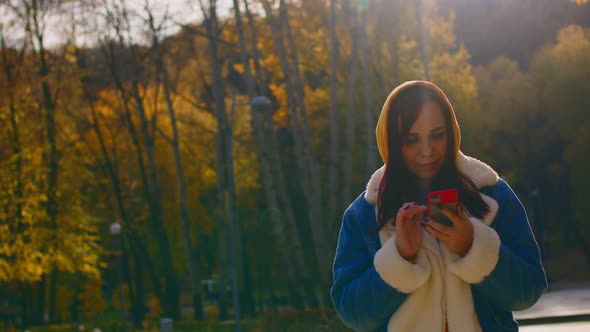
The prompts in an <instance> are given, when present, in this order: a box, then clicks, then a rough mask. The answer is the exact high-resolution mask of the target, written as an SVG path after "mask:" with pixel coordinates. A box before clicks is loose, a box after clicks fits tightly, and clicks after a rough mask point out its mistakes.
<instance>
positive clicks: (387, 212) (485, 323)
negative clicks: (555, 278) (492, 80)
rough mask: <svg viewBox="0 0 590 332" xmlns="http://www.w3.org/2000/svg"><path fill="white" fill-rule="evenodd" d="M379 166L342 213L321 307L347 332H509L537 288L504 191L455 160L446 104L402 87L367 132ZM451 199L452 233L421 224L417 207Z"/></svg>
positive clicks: (421, 89)
mask: <svg viewBox="0 0 590 332" xmlns="http://www.w3.org/2000/svg"><path fill="white" fill-rule="evenodd" d="M376 134H377V145H378V147H379V152H380V154H381V157H382V159H383V161H384V162H385V165H384V166H383V167H381V168H380V169H379V170H377V171H376V172H375V173H374V174H373V176H372V177H371V179H370V180H369V183H368V184H367V190H366V191H365V192H364V193H363V194H361V195H360V196H359V197H358V198H357V199H356V200H355V201H354V202H353V203H352V204H351V205H350V206H349V207H348V209H347V210H346V212H345V213H344V218H343V222H342V227H341V230H340V235H339V239H338V247H337V249H336V257H335V260H334V267H333V273H334V285H333V287H332V290H331V296H332V300H333V302H334V306H335V308H336V311H337V312H338V314H339V316H340V317H341V319H342V320H343V322H344V323H346V324H347V325H348V326H350V327H352V328H353V329H355V330H357V331H441V332H442V331H450V332H468V331H484V332H485V331H517V330H518V324H517V323H516V322H515V321H514V318H513V316H512V311H514V310H523V309H526V308H528V307H530V306H532V305H533V304H534V303H535V302H536V301H537V300H538V299H539V297H540V296H541V294H543V292H544V291H545V289H546V288H547V281H546V277H545V272H544V270H543V267H542V265H541V259H540V254H539V249H538V246H537V243H536V242H535V238H534V236H533V234H532V231H531V228H530V226H529V223H528V219H527V216H526V213H525V210H524V208H523V206H522V204H521V203H520V201H519V199H518V198H517V197H516V195H515V194H514V192H513V191H512V189H511V188H510V187H509V186H508V184H507V183H506V182H505V181H504V180H502V179H501V178H499V177H498V174H497V173H496V172H495V171H494V170H493V169H492V168H491V167H490V166H488V165H486V164H484V163H483V162H481V161H479V160H477V159H474V158H471V157H467V156H465V155H464V154H463V153H462V152H461V151H460V150H459V146H460V141H461V136H460V131H459V125H458V123H457V120H456V118H455V114H454V110H453V107H452V105H451V103H450V102H449V100H448V99H447V97H446V96H445V94H444V93H443V92H442V90H440V89H439V88H438V87H437V86H436V85H434V84H432V83H430V82H426V81H411V82H406V83H404V84H402V85H400V86H399V87H397V88H396V89H395V90H393V91H392V92H391V93H390V95H389V97H388V98H387V100H386V102H385V104H384V106H383V109H382V111H381V115H380V117H379V122H378V124H377V129H376ZM448 188H456V189H457V190H458V192H459V205H460V208H459V211H457V213H454V212H453V211H449V210H444V214H445V215H446V216H447V217H448V218H449V219H451V221H452V226H445V225H442V224H440V223H438V222H437V221H436V220H431V219H428V218H426V217H425V216H426V213H425V211H426V207H425V206H424V204H425V202H426V197H427V195H428V193H429V192H431V191H434V190H441V189H448Z"/></svg>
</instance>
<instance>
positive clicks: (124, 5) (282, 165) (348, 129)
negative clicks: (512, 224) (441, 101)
mask: <svg viewBox="0 0 590 332" xmlns="http://www.w3.org/2000/svg"><path fill="white" fill-rule="evenodd" d="M236 6H238V8H239V12H237V11H236ZM0 9H1V11H0V17H1V19H2V21H1V24H0V32H1V42H2V43H1V46H2V49H1V57H0V64H1V66H0V68H1V74H0V119H1V120H2V124H3V125H2V126H1V127H0V137H1V139H0V163H1V167H0V186H1V187H0V188H1V190H0V206H1V207H2V208H1V209H0V300H1V302H2V305H0V320H3V321H4V326H6V327H7V326H9V325H11V324H12V325H14V326H18V327H21V328H31V327H33V329H32V331H40V330H39V329H40V326H43V325H47V324H53V325H51V326H53V329H52V330H55V331H58V330H59V329H60V328H63V329H64V330H66V329H69V330H71V328H72V326H78V325H79V324H82V323H85V322H86V324H94V326H102V328H103V329H108V328H110V327H113V326H116V325H113V324H120V323H116V322H118V321H119V320H120V319H121V318H120V316H119V313H120V315H121V316H122V317H123V318H124V320H125V321H126V324H127V326H128V327H129V328H131V327H132V326H133V327H134V328H135V329H136V330H139V329H145V330H153V329H156V328H157V324H156V322H157V319H158V318H160V317H172V318H174V319H175V321H177V322H178V323H176V324H175V326H176V327H177V330H180V331H182V330H183V328H185V329H186V330H187V331H188V330H195V329H197V330H203V331H209V330H211V331H212V330H216V331H221V330H223V329H224V328H225V329H227V330H228V331H229V330H230V329H233V325H231V324H225V325H224V324H221V325H219V324H217V323H214V322H218V321H221V322H224V321H228V320H230V319H232V318H233V317H234V314H235V312H234V308H236V306H234V305H233V300H232V290H233V288H232V287H234V286H233V285H234V284H233V283H232V280H233V279H232V278H233V276H235V277H236V280H235V285H236V286H237V289H238V290H239V292H238V294H237V295H238V296H239V301H240V308H241V315H242V316H243V317H245V319H246V320H245V322H244V323H243V324H244V328H245V330H252V331H271V330H282V329H281V327H280V326H291V327H292V329H291V330H293V331H295V330H297V331H300V330H303V329H305V330H311V331H315V330H318V331H329V330H338V329H341V328H342V326H341V325H340V323H339V320H338V318H337V317H336V316H335V314H334V312H333V309H331V308H330V307H331V303H330V300H329V297H328V290H329V287H330V284H331V275H330V271H331V262H332V258H333V254H334V251H335V245H336V239H337V236H338V229H339V226H340V220H341V216H342V213H343V212H344V210H345V208H346V207H347V206H348V204H350V203H351V202H352V200H353V199H354V198H355V197H356V196H357V195H358V194H360V193H361V192H362V191H363V190H364V188H365V184H366V181H367V180H368V177H369V176H370V174H372V172H373V171H374V170H375V169H376V168H378V167H379V164H380V163H381V160H380V158H379V155H378V152H377V150H376V145H375V142H374V126H375V123H376V120H377V117H378V115H379V112H380V110H381V106H382V103H383V102H384V100H385V97H386V96H387V94H388V93H389V92H390V91H391V90H392V89H393V88H394V87H395V86H396V85H398V84H399V83H402V82H404V81H406V80H413V79H429V80H432V81H433V82H435V83H436V84H438V85H439V86H440V87H441V88H442V89H443V90H444V91H445V92H447V94H448V96H449V97H450V100H451V102H452V103H453V104H454V106H455V109H456V112H457V117H458V119H459V122H460V124H461V129H462V133H463V137H462V150H463V151H464V152H465V153H466V154H468V155H471V156H474V157H477V158H479V159H481V160H483V161H485V162H487V163H489V164H490V165H492V166H493V167H494V168H496V170H497V171H498V172H499V174H500V175H501V176H502V177H504V178H505V179H507V180H508V181H509V183H510V184H511V185H512V187H513V188H514V189H515V191H516V192H517V194H518V195H519V197H520V199H521V200H522V202H523V204H524V205H525V207H526V208H527V212H528V214H529V217H530V221H531V224H532V226H533V228H534V230H535V234H536V236H537V240H538V242H539V244H540V246H541V249H542V253H543V259H544V263H545V267H546V269H547V273H548V276H549V278H550V283H551V287H565V286H568V285H572V284H579V283H584V282H588V281H590V227H589V226H590V225H589V224H588V218H587V217H586V216H588V215H590V204H587V201H588V200H589V199H590V194H589V191H588V188H590V177H589V176H588V170H590V157H589V156H590V117H588V116H587V113H588V111H589V110H590V99H589V98H588V96H590V83H589V82H590V4H588V2H587V1H580V0H577V1H573V0H572V1H570V0H562V1H554V0H535V1H533V0H521V1H516V0H502V1H486V0H417V1H400V0H393V1H392V0H372V1H353V0H331V1H328V0H322V1H317V0H297V1H283V0H280V1H279V0H248V1H245V0H241V1H229V0H226V1H219V2H218V3H217V2H216V1H199V2H197V1H186V2H182V1H170V2H168V1H159V2H155V1H146V2H142V3H139V2H134V1H123V0H105V1H101V2H95V1H84V0H68V1H65V0H62V1H46V0H45V1H44V0H5V1H0ZM189 13H192V14H191V15H192V16H191V15H189V16H190V17H192V18H190V19H188V20H186V19H185V18H186V15H187V14H189ZM181 14H184V15H185V16H182V15H181ZM181 18H182V19H181ZM183 19H184V21H183ZM255 96H265V97H266V98H268V100H269V101H270V104H269V105H265V104H253V103H251V101H252V100H253V98H254V97H255ZM113 223H117V224H118V225H119V226H120V233H118V232H117V231H114V232H112V231H110V230H113V229H112V225H113ZM121 304H123V307H121ZM60 324H61V325H60ZM101 324H102V325H101ZM109 324H110V325H109ZM183 324H184V325H183ZM211 324H214V325H211ZM215 324H217V325H215ZM273 324H274V325H273ZM277 324H278V325H277ZM281 324H284V325H281ZM185 325H186V326H185ZM60 326H61V327H60ZM88 326H90V325H88ZM183 326H184V327H183ZM214 326H216V327H214Z"/></svg>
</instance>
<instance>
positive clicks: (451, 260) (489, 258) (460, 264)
mask: <svg viewBox="0 0 590 332" xmlns="http://www.w3.org/2000/svg"><path fill="white" fill-rule="evenodd" d="M469 221H471V224H472V225H473V245H472V246H471V249H470V250H469V252H468V253H467V255H465V257H460V256H458V255H457V254H455V253H453V252H451V251H449V250H448V249H447V248H446V247H445V246H441V247H442V251H443V254H444V257H445V261H446V264H447V266H448V268H449V271H451V272H452V273H454V274H456V275H457V276H459V277H460V278H461V279H463V280H464V281H465V282H467V283H470V284H476V283H479V282H481V281H482V280H483V279H484V278H485V277H487V276H488V275H489V274H490V273H492V271H493V270H494V268H495V267H496V264H497V263H498V258H499V253H500V237H499V236H498V234H497V233H496V231H495V230H494V229H492V228H490V227H488V226H486V225H484V224H483V223H482V222H481V221H479V220H477V219H476V218H473V217H470V218H469Z"/></svg>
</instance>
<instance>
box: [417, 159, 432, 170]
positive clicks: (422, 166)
mask: <svg viewBox="0 0 590 332" xmlns="http://www.w3.org/2000/svg"><path fill="white" fill-rule="evenodd" d="M418 167H420V168H426V169H430V168H434V167H436V161H434V162H431V163H428V164H418Z"/></svg>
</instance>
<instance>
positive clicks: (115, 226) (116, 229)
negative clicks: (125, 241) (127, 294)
mask: <svg viewBox="0 0 590 332" xmlns="http://www.w3.org/2000/svg"><path fill="white" fill-rule="evenodd" d="M109 231H110V232H111V234H112V235H113V236H114V237H115V238H116V242H117V274H118V277H119V307H120V315H121V329H123V328H124V326H125V301H124V298H123V269H122V267H121V264H122V262H121V261H122V256H123V253H122V249H123V246H122V245H121V244H122V240H121V224H119V223H118V222H114V223H112V224H111V226H110V227H109Z"/></svg>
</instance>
